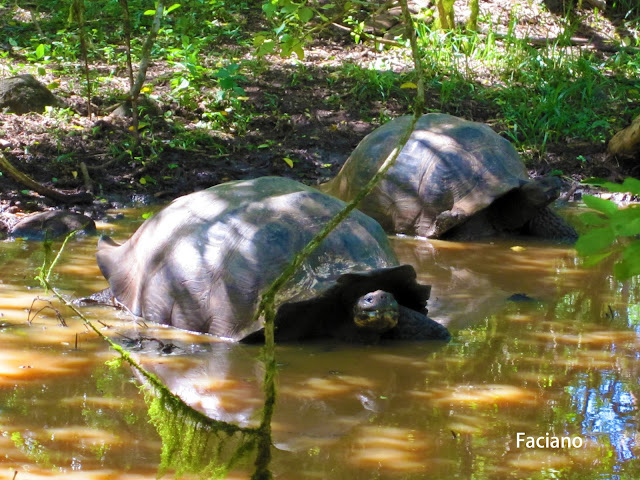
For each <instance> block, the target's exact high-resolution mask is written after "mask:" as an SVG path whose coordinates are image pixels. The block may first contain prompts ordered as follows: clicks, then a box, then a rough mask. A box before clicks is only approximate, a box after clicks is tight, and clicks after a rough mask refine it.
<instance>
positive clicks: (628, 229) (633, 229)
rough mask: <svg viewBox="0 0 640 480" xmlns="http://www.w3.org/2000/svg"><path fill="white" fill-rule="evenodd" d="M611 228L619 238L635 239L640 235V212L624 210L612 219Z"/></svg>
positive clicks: (631, 209)
mask: <svg viewBox="0 0 640 480" xmlns="http://www.w3.org/2000/svg"><path fill="white" fill-rule="evenodd" d="M611 227H612V228H613V231H614V232H615V234H616V235H617V236H619V237H633V236H636V235H639V234H640V210H638V208H632V207H628V208H624V209H621V210H620V211H619V212H618V213H617V214H616V215H614V216H613V217H612V218H611Z"/></svg>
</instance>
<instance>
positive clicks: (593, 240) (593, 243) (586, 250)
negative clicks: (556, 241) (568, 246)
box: [576, 227, 616, 257]
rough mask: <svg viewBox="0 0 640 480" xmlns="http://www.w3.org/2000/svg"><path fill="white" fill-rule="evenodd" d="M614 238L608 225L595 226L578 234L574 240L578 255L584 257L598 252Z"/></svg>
mask: <svg viewBox="0 0 640 480" xmlns="http://www.w3.org/2000/svg"><path fill="white" fill-rule="evenodd" d="M615 239H616V236H615V234H614V233H613V229H612V228H610V227H603V228H595V229H593V230H591V231H589V232H587V233H585V234H584V235H580V238H578V241H577V242H576V250H577V251H578V254H579V255H580V256H583V257H586V256H588V255H593V254H595V253H599V252H601V251H602V250H604V249H605V248H607V247H608V246H609V245H611V244H612V243H613V242H614V240H615Z"/></svg>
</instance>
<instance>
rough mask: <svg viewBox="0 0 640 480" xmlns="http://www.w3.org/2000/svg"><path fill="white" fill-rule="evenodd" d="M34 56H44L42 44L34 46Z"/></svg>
mask: <svg viewBox="0 0 640 480" xmlns="http://www.w3.org/2000/svg"><path fill="white" fill-rule="evenodd" d="M36 57H37V58H42V57H44V45H43V44H42V43H41V44H40V45H38V46H37V47H36Z"/></svg>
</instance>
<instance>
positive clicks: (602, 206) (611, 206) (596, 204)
mask: <svg viewBox="0 0 640 480" xmlns="http://www.w3.org/2000/svg"><path fill="white" fill-rule="evenodd" d="M582 199H583V200H584V203H585V204H586V205H587V207H589V208H592V209H593V210H597V211H598V212H602V213H604V214H605V215H606V216H607V217H611V216H612V215H615V214H616V212H617V211H618V206H617V205H616V204H615V203H614V202H612V201H611V200H605V199H604V198H599V197H594V196H593V195H585V196H584V197H582Z"/></svg>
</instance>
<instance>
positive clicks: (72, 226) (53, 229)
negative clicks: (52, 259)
mask: <svg viewBox="0 0 640 480" xmlns="http://www.w3.org/2000/svg"><path fill="white" fill-rule="evenodd" d="M74 230H80V231H82V233H95V232H96V224H95V222H94V221H93V220H92V219H91V218H89V217H87V216H86V215H82V214H80V213H75V212H68V211H64V210H51V211H48V212H40V213H35V214H33V215H29V216H28V217H25V218H23V219H22V220H20V221H19V222H18V223H16V224H15V225H14V226H13V228H12V229H11V232H10V234H11V236H12V237H16V238H26V239H28V240H45V239H53V238H56V237H60V236H62V235H66V234H68V233H69V232H72V231H74Z"/></svg>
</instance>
